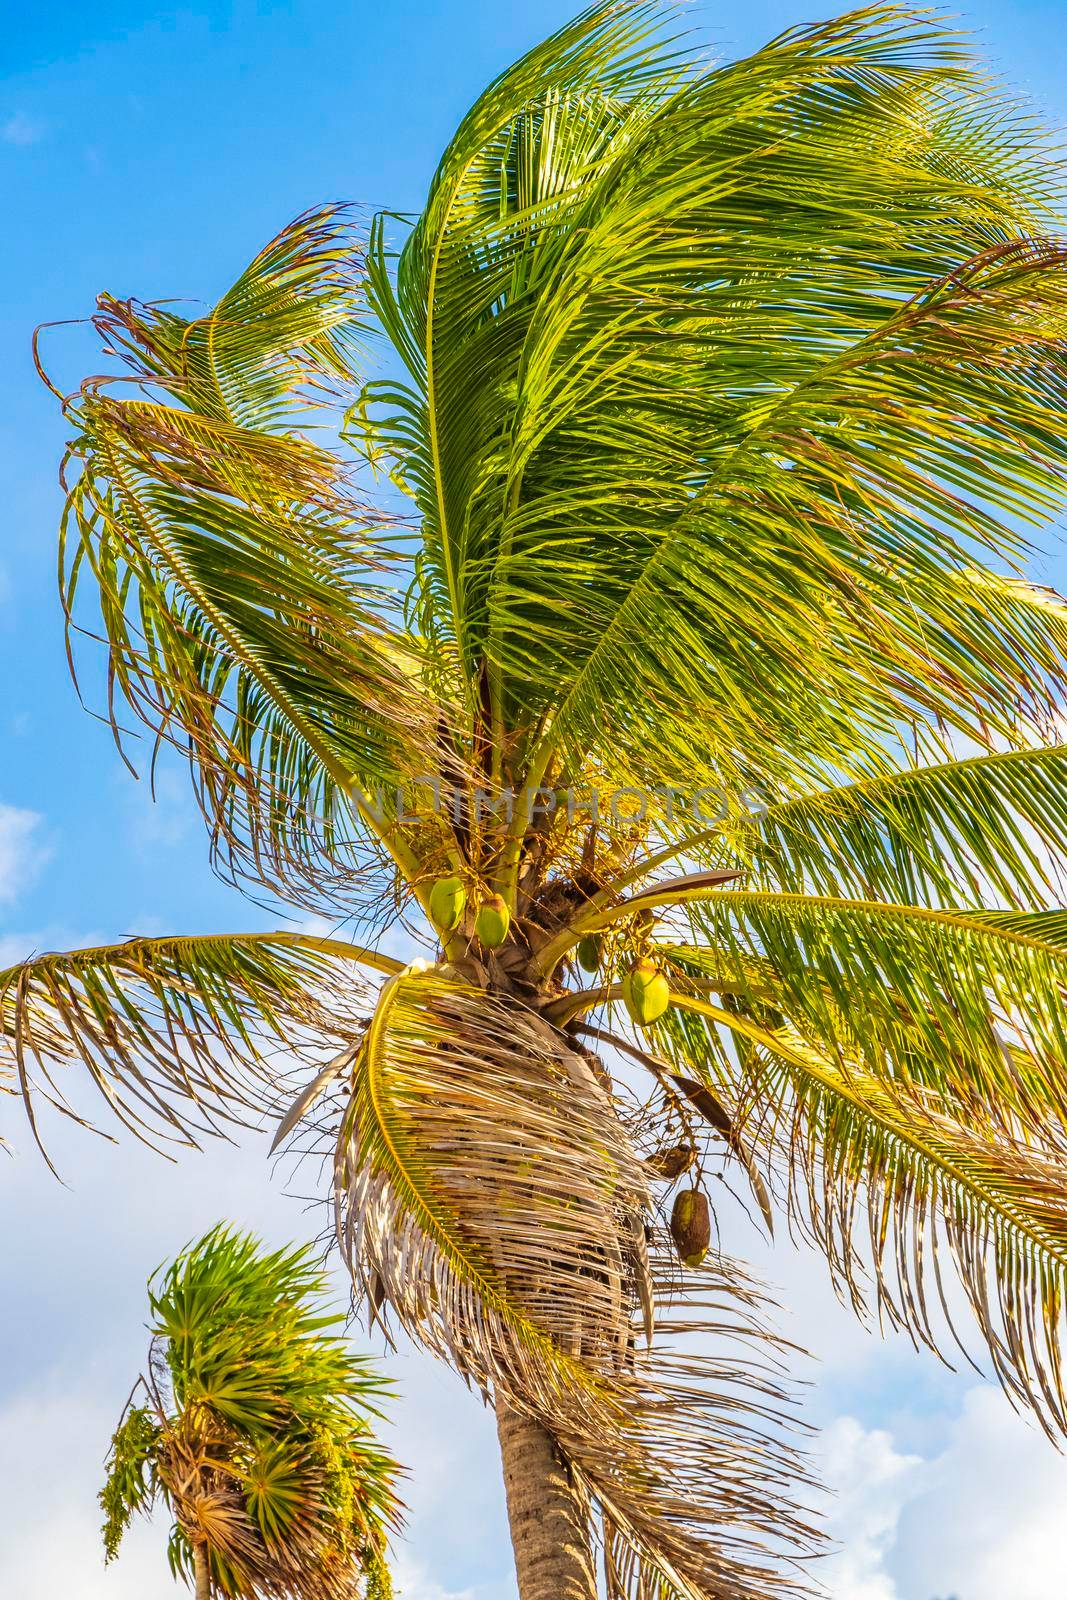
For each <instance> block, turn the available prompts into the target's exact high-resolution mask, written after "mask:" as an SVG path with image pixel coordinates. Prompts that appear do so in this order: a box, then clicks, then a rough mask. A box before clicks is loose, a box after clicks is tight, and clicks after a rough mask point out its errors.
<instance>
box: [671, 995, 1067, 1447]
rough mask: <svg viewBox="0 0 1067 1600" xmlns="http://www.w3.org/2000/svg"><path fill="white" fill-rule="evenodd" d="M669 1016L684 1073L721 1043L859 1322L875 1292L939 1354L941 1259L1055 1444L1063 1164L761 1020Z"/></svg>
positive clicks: (1064, 1403) (1065, 1262) (796, 1218)
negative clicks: (734, 1053) (725, 1040)
mask: <svg viewBox="0 0 1067 1600" xmlns="http://www.w3.org/2000/svg"><path fill="white" fill-rule="evenodd" d="M679 1005H680V1006H681V1007H683V1008H686V1009H691V1010H692V1011H693V1012H696V1013H697V1014H698V1018H699V1020H700V1021H701V1022H703V1023H704V1025H705V1026H704V1027H701V1028H697V1029H696V1030H692V1029H686V1028H685V1027H682V1028H678V1027H675V1026H673V1025H672V1026H671V1027H670V1028H669V1029H668V1030H665V1031H666V1032H667V1034H668V1036H669V1040H670V1044H671V1046H672V1047H673V1051H674V1053H675V1054H676V1057H677V1058H678V1059H680V1060H684V1061H686V1062H687V1063H688V1064H689V1065H690V1069H691V1070H698V1071H704V1072H707V1071H708V1068H709V1063H710V1062H711V1061H712V1060H714V1058H715V1057H716V1056H718V1055H719V1054H720V1052H721V1049H722V1035H727V1036H728V1035H730V1034H733V1035H734V1037H735V1040H736V1042H737V1044H738V1045H739V1046H740V1052H739V1054H740V1060H741V1063H742V1070H741V1072H740V1074H738V1073H736V1071H735V1073H734V1089H733V1092H734V1093H735V1095H736V1097H737V1115H738V1116H739V1117H744V1118H745V1120H746V1126H747V1129H748V1132H749V1136H750V1137H753V1138H755V1139H756V1140H757V1141H758V1143H759V1146H760V1147H761V1148H762V1149H763V1150H764V1152H765V1153H766V1157H767V1160H768V1162H769V1164H770V1166H771V1168H772V1169H777V1170H778V1171H782V1170H784V1172H785V1174H786V1178H787V1191H788V1192H787V1203H788V1207H789V1212H790V1217H791V1220H792V1221H793V1222H795V1223H799V1224H800V1226H801V1228H802V1231H803V1232H805V1233H806V1235H807V1236H808V1237H809V1238H810V1239H811V1240H812V1241H813V1242H814V1243H815V1244H816V1245H817V1246H818V1247H819V1248H820V1249H822V1250H823V1251H824V1253H825V1254H826V1256H827V1259H828V1261H829V1263H830V1268H831V1272H832V1274H833V1276H834V1279H835V1282H836V1283H837V1285H838V1287H839V1288H840V1289H842V1290H844V1291H845V1292H846V1293H847V1294H848V1296H849V1297H850V1298H851V1300H852V1302H853V1304H854V1305H855V1307H856V1308H857V1310H861V1311H862V1309H863V1308H864V1307H865V1305H866V1303H867V1299H868V1294H869V1287H870V1283H871V1279H872V1278H873V1287H874V1291H875V1298H876V1304H877V1309H878V1311H879V1313H880V1315H882V1316H884V1317H885V1319H886V1320H887V1321H888V1322H889V1323H890V1324H892V1325H894V1326H897V1327H900V1328H902V1329H904V1330H906V1331H907V1332H908V1333H909V1334H910V1335H911V1337H912V1338H914V1339H917V1340H920V1341H922V1342H923V1343H925V1344H927V1345H928V1346H930V1347H931V1348H932V1349H934V1350H938V1351H940V1352H942V1353H944V1352H945V1339H944V1329H945V1328H946V1327H947V1328H948V1330H949V1332H950V1335H951V1338H950V1340H949V1345H951V1341H952V1339H957V1340H958V1339H959V1337H960V1335H959V1333H958V1332H957V1327H956V1324H957V1322H958V1311H957V1312H955V1313H954V1311H953V1296H952V1294H951V1292H950V1289H949V1285H948V1284H947V1282H946V1281H945V1280H944V1277H943V1271H944V1259H945V1256H946V1254H947V1257H948V1258H949V1259H951V1261H952V1262H953V1264H954V1266H955V1268H956V1272H957V1274H958V1277H959V1280H960V1282H961V1284H962V1286H963V1289H964V1292H965V1294H966V1297H967V1300H968V1302H969V1305H970V1307H971V1309H972V1311H973V1312H974V1315H975V1318H976V1320H977V1323H978V1327H979V1331H980V1333H981V1335H982V1337H983V1339H984V1340H985V1343H986V1345H987V1347H988V1350H989V1352H990V1354H991V1357H992V1361H993V1365H994V1368H995V1370H996V1373H997V1376H998V1377H999V1379H1000V1380H1001V1382H1002V1383H1003V1385H1004V1387H1005V1389H1006V1390H1007V1392H1008V1394H1009V1395H1010V1396H1011V1397H1012V1398H1013V1399H1014V1400H1016V1401H1017V1402H1018V1403H1020V1404H1022V1405H1023V1406H1025V1407H1027V1408H1028V1409H1032V1410H1033V1411H1034V1412H1035V1413H1036V1414H1037V1416H1038V1417H1039V1418H1040V1420H1041V1422H1042V1425H1043V1426H1044V1427H1045V1429H1046V1430H1047V1431H1049V1432H1050V1434H1053V1435H1054V1434H1055V1432H1058V1433H1060V1434H1063V1433H1067V1388H1065V1385H1064V1373H1063V1368H1062V1344H1063V1338H1064V1333H1065V1327H1064V1304H1065V1292H1067V1185H1065V1184H1064V1180H1063V1156H1062V1152H1057V1153H1055V1154H1050V1152H1049V1151H1048V1150H1047V1149H1042V1148H1041V1147H1040V1146H1038V1145H1035V1144H1034V1143H1033V1142H1032V1141H1028V1140H1027V1139H1025V1138H1023V1137H1020V1136H1018V1135H1013V1133H1012V1132H1011V1130H1010V1129H1009V1128H1008V1127H1007V1126H1004V1125H1001V1126H1000V1127H995V1126H994V1125H993V1124H992V1123H991V1122H989V1121H988V1120H985V1121H982V1122H981V1123H978V1124H976V1123H975V1122H973V1121H969V1120H968V1118H967V1115H966V1109H967V1108H966V1107H963V1108H961V1107H960V1106H959V1104H958V1103H957V1102H956V1101H955V1100H954V1099H953V1098H952V1097H950V1096H947V1095H939V1094H938V1093H936V1092H935V1091H933V1090H931V1089H926V1088H920V1087H916V1086H914V1085H912V1084H909V1083H907V1082H903V1081H901V1080H899V1079H894V1078H892V1077H891V1076H889V1075H887V1074H882V1075H878V1074H875V1073H873V1072H871V1071H869V1070H867V1069H866V1068H865V1067H864V1066H863V1064H862V1063H860V1062H859V1061H857V1060H855V1059H848V1060H846V1059H842V1058H841V1057H840V1056H838V1057H837V1058H836V1059H835V1058H834V1057H833V1056H832V1055H830V1054H829V1053H828V1052H826V1051H824V1050H823V1049H820V1048H815V1047H813V1046H812V1045H811V1043H810V1042H808V1041H806V1040H805V1039H804V1038H803V1037H802V1036H801V1035H800V1034H799V1033H798V1032H797V1031H796V1030H795V1029H794V1028H792V1027H791V1026H785V1025H781V1026H776V1025H775V1024H774V1022H773V1021H768V1020H767V1018H766V1016H764V1017H763V1018H759V1017H754V1016H753V1015H751V1014H749V1015H746V1014H744V1012H743V1011H740V1012H739V1011H738V1010H736V1009H726V1008H724V1007H719V1006H713V1005H709V1004H708V1003H707V1002H705V1001H701V1000H694V999H692V998H683V999H681V1000H680V1001H679ZM688 1020H693V1019H691V1018H690V1019H688ZM715 1032H718V1033H719V1035H720V1037H718V1038H715V1039H713V1038H712V1035H713V1033H715ZM735 1060H736V1058H735ZM712 1077H713V1080H714V1081H716V1083H718V1084H720V1087H721V1082H720V1078H719V1074H718V1073H716V1072H714V1070H713V1071H712ZM928 1283H932V1284H933V1285H934V1288H935V1290H936V1301H935V1299H934V1297H933V1296H931V1295H930V1293H929V1291H928V1287H927V1285H928ZM939 1321H940V1328H939V1326H938V1323H939Z"/></svg>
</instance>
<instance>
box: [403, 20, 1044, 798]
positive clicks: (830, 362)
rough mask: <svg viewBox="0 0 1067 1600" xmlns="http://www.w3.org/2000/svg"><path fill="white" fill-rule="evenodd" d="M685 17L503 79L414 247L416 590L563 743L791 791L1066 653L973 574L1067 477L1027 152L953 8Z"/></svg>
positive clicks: (409, 262)
mask: <svg viewBox="0 0 1067 1600" xmlns="http://www.w3.org/2000/svg"><path fill="white" fill-rule="evenodd" d="M668 15H669V13H668V11H667V10H666V9H665V8H658V7H654V6H651V7H650V6H645V5H641V4H630V5H623V6H621V7H612V8H606V7H605V8H601V7H597V8H594V9H592V10H590V11H589V12H587V13H586V14H585V16H584V17H583V18H582V19H580V20H579V22H578V23H577V24H576V25H575V27H576V28H578V29H580V30H584V31H585V39H586V47H585V49H586V53H585V55H584V56H582V55H580V53H578V52H576V50H575V46H574V40H575V33H574V31H573V30H571V31H567V32H565V33H563V34H561V35H559V36H557V38H556V39H555V40H553V41H550V42H549V43H548V44H547V45H546V46H545V47H543V49H542V51H541V52H538V53H535V55H534V56H531V57H529V58H527V59H526V60H524V61H523V62H521V63H519V65H518V66H517V67H516V68H514V69H513V71H512V76H511V77H510V78H509V77H507V76H505V78H504V79H501V80H499V81H498V82H497V83H496V84H494V85H493V86H492V87H491V88H490V89H489V90H488V91H487V93H486V95H485V97H484V99H483V100H482V101H480V102H479V103H478V105H477V106H476V107H475V109H474V111H472V113H471V114H470V116H469V117H468V119H467V120H466V122H465V123H464V124H463V127H462V128H461V129H460V132H459V133H458V134H457V137H456V140H455V142H454V143H453V145H452V146H451V147H450V150H449V152H448V154H447V155H446V157H445V159H444V161H443V163H442V167H441V170H440V173H439V175H438V178H437V180H436V181H435V185H434V188H433V190H432V191H431V196H430V199H429V201H428V203H427V207H426V210H425V212H424V214H423V217H422V218H421V219H420V222H419V224H418V226H417V227H416V229H415V231H414V233H413V234H412V236H411V239H410V240H409V242H408V244H407V245H406V246H405V249H404V251H403V253H402V255H401V257H400V261H399V264H398V269H397V285H398V287H397V292H396V296H395V298H394V299H393V300H392V301H390V302H389V305H388V315H387V325H388V327H389V330H390V333H391V335H392V337H393V340H394V343H395V344H396V345H397V346H398V348H401V349H402V350H403V352H404V353H405V354H406V356H407V359H408V364H409V367H410V368H411V383H412V387H411V388H410V389H409V390H405V391H404V392H403V394H401V392H400V391H396V392H395V393H394V395H393V397H392V398H393V401H394V403H395V408H396V409H395V410H394V413H393V417H394V423H393V425H392V430H391V437H392V442H393V446H394V449H395V454H396V457H397V460H398V463H399V466H400V470H401V472H402V475H403V476H404V477H405V479H406V480H407V481H408V482H409V484H410V486H411V487H412V490H413V492H414V494H415V497H416V500H417V501H418V504H419V509H420V511H421V513H422V515H423V517H424V520H425V529H426V543H425V548H424V553H423V557H422V561H423V570H422V572H421V580H422V582H421V593H422V599H423V604H424V606H425V607H426V609H427V611H428V613H431V614H432V615H433V617H434V619H435V623H436V626H437V628H438V629H439V631H441V632H442V633H449V634H450V635H451V637H452V638H453V639H454V640H455V641H456V643H457V649H458V651H459V654H460V656H461V657H462V660H463V662H464V665H465V668H466V671H467V674H468V676H469V677H470V678H472V679H473V678H474V677H475V676H476V675H477V673H478V671H479V669H480V663H481V662H483V661H484V662H485V663H486V667H487V671H488V678H489V690H490V697H491V700H492V715H493V718H494V731H495V734H496V737H497V739H498V740H499V739H501V738H504V737H505V736H506V735H507V734H508V732H509V731H510V732H515V731H519V732H522V731H523V730H526V731H527V732H531V731H532V730H533V729H534V728H536V726H537V725H538V723H539V722H543V724H544V738H545V740H546V741H547V744H546V745H545V747H544V748H543V749H542V750H541V753H540V754H538V755H536V756H533V757H532V759H533V760H534V761H535V762H537V763H540V764H542V765H543V764H544V763H546V762H547V761H549V760H550V759H552V757H551V755H550V750H551V751H554V752H555V753H556V756H557V757H558V759H561V760H563V761H564V763H565V764H567V763H570V764H571V765H573V764H574V763H575V762H577V761H580V760H581V759H582V758H583V757H584V756H586V755H587V754H588V753H589V752H591V751H592V752H594V753H595V755H596V757H597V759H598V760H599V761H600V762H601V763H602V764H603V765H604V767H605V768H606V769H607V771H608V772H610V773H611V774H612V775H613V776H615V777H617V778H618V779H619V780H620V781H625V779H626V778H627V777H631V778H637V779H638V780H639V781H643V782H649V781H653V782H655V781H660V782H662V781H668V782H673V781H679V779H680V776H681V775H682V774H684V775H685V777H686V778H687V779H688V780H689V781H690V782H696V781H698V780H700V779H704V778H708V777H720V776H723V775H726V776H728V777H732V778H734V779H752V778H753V777H763V778H766V779H774V780H775V781H780V780H781V779H782V778H783V777H786V776H788V775H789V774H790V773H793V774H796V773H800V772H808V773H810V772H811V771H812V770H813V769H817V768H818V765H819V763H820V761H822V762H824V763H828V764H830V765H842V764H844V765H846V766H848V765H850V764H852V765H856V764H862V762H863V761H871V760H875V759H876V758H877V755H878V750H879V748H880V745H881V742H882V741H883V740H884V739H885V738H886V737H887V736H889V735H891V734H892V732H893V731H894V729H896V728H898V727H899V726H901V725H902V724H907V723H909V722H911V721H913V720H915V719H916V718H919V719H923V720H926V719H937V720H940V721H943V722H945V723H947V724H948V725H949V726H954V727H957V728H961V729H964V730H966V731H967V732H970V733H972V734H977V733H979V732H980V731H982V730H983V729H984V728H988V727H989V726H996V727H999V728H1000V729H1001V730H1002V731H1004V732H1007V731H1008V730H1010V729H1011V728H1013V726H1014V724H1015V723H1016V722H1017V720H1018V718H1019V715H1020V710H1021V708H1025V707H1026V705H1027V704H1028V703H1030V704H1031V708H1032V710H1033V711H1035V712H1036V711H1038V710H1040V709H1045V708H1047V705H1048V695H1047V673H1048V670H1049V668H1050V666H1052V667H1053V668H1054V669H1055V670H1056V671H1057V672H1058V671H1059V667H1060V663H1061V662H1062V659H1063V657H1062V649H1054V648H1053V641H1052V639H1051V638H1050V636H1049V634H1048V632H1047V631H1046V632H1044V633H1042V632H1038V635H1037V638H1036V639H1035V640H1034V642H1033V648H1031V649H1024V648H1023V643H1024V640H1023V637H1022V634H1021V631H1020V630H1018V629H1016V630H1015V631H1012V630H1011V628H1010V624H1009V619H1008V618H1007V617H1006V616H1000V617H994V616H993V615H990V614H989V613H988V612H983V611H982V610H981V608H980V607H978V606H977V605H975V603H974V600H973V597H971V596H970V595H969V586H970V580H971V578H972V577H973V578H975V579H976V580H980V579H981V578H982V576H983V573H982V569H981V568H979V567H978V566H977V565H976V564H975V562H974V561H973V559H972V558H971V556H969V555H968V551H973V550H974V549H975V548H976V547H978V546H986V547H993V548H996V549H1004V548H1011V547H1012V546H1013V545H1014V543H1015V539H1014V536H1013V534H1012V533H1011V531H1010V527H1009V524H1010V523H1011V522H1012V521H1013V519H1016V518H1018V517H1020V516H1023V517H1025V516H1033V517H1037V516H1040V515H1044V514H1045V513H1046V512H1047V511H1048V510H1049V509H1050V508H1052V507H1053V506H1055V505H1056V504H1058V503H1060V502H1061V500H1062V495H1063V488H1064V482H1063V458H1062V452H1061V449H1060V446H1059V443H1058V440H1059V437H1060V436H1061V432H1062V430H1061V428H1060V426H1059V424H1058V423H1057V421H1056V419H1057V417H1059V418H1061V419H1062V418H1063V415H1064V410H1065V406H1067V394H1065V390H1064V384H1063V375H1062V363H1061V361H1060V355H1059V352H1060V349H1061V346H1062V342H1063V338H1064V335H1065V331H1067V296H1065V293H1064V289H1063V281H1064V279H1063V272H1062V263H1063V251H1062V249H1061V247H1060V245H1059V244H1058V243H1057V242H1055V241H1050V240H1047V239H1045V238H1044V237H1042V235H1041V231H1040V230H1041V229H1042V227H1043V226H1044V225H1045V222H1046V221H1047V216H1048V208H1047V204H1046V200H1047V197H1046V195H1045V194H1044V192H1043V188H1042V179H1041V176H1040V173H1039V171H1038V166H1037V163H1036V162H1035V161H1034V160H1033V151H1034V150H1035V148H1036V144H1035V138H1036V136H1035V134H1034V133H1033V130H1032V129H1028V128H1026V127H1025V126H1024V123H1023V122H1022V121H1020V118H1019V115H1018V113H1017V111H1016V109H1015V108H1012V107H1008V106H1006V105H1005V104H1004V103H1003V102H1002V99H1001V98H1000V97H999V95H998V92H996V91H994V90H991V89H983V88H982V87H981V86H980V85H979V83H978V81H977V78H976V75H975V73H974V71H973V68H972V66H971V64H970V62H969V60H968V57H967V52H966V50H965V48H964V47H963V46H962V44H961V41H960V40H959V38H958V37H957V36H955V35H952V34H950V33H943V32H939V31H938V30H937V29H936V28H933V27H931V26H930V24H929V22H928V21H927V20H925V19H920V18H915V17H911V16H906V15H904V14H902V13H897V12H894V11H891V10H890V9H888V8H881V7H875V8H872V9H871V10H869V11H866V12H860V13H856V14H854V15H852V16H851V17H846V18H843V19H839V20H837V21H835V22H833V23H828V24H826V25H824V26H820V27H814V28H810V29H799V30H795V31H793V32H792V33H789V34H786V35H783V36H782V37H781V38H780V39H778V40H776V41H775V42H774V43H772V44H771V45H769V46H768V47H766V48H765V49H764V50H763V51H761V52H759V53H758V54H757V55H756V56H753V57H751V58H749V59H748V60H746V61H743V62H738V63H734V64H732V65H730V66H728V67H724V68H721V69H718V70H712V71H708V70H706V69H705V68H704V67H703V64H702V63H701V62H699V60H698V58H697V57H695V56H688V57H686V56H680V55H679V53H678V51H677V50H676V49H675V48H673V47H668V46H664V45H662V44H659V43H657V29H661V28H662V26H663V25H664V24H665V22H666V19H667V17H668ZM609 16H610V26H608V25H607V22H606V18H608V17H609ZM635 50H636V51H637V52H638V54H637V58H636V60H635V57H634V52H635ZM576 73H577V75H576ZM583 73H584V74H585V76H584V78H583V77H582V76H581V74H583ZM1027 141H1029V143H1028V142H1027ZM1027 150H1028V151H1029V152H1030V160H1029V162H1027V160H1025V159H1024V158H1023V152H1024V151H1027ZM947 190H948V191H950V192H951V203H946V191H947ZM830 262H832V264H833V271H832V272H829V271H827V270H826V267H827V264H828V263H830ZM382 282H384V266H382V265H380V266H379V270H378V272H377V274H376V277H375V284H376V285H378V284H380V283H382ZM377 303H378V304H379V306H382V307H384V306H385V300H384V293H383V292H380V293H379V296H378V302H377ZM710 351H713V352H714V359H709V352H710ZM487 374H491V381H490V379H489V378H487ZM385 431H386V434H387V436H388V435H390V426H389V425H388V424H387V425H386V429H385ZM979 504H982V505H983V506H985V507H986V509H984V510H979V509H978V506H979ZM968 633H970V635H972V636H973V637H971V639H970V640H969V641H968V639H967V637H966V636H967V635H968ZM980 645H984V646H985V647H986V648H984V649H983V648H979V646H980ZM1009 659H1010V662H1011V670H1010V671H1009V670H1008V665H1007V663H1008V661H1009ZM549 726H550V728H551V732H548V731H547V730H548V728H549ZM739 750H744V752H745V754H744V755H743V756H742V755H741V754H740V753H739ZM761 752H765V753H766V759H762V758H761ZM771 752H773V765H772V764H770V753H771Z"/></svg>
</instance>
